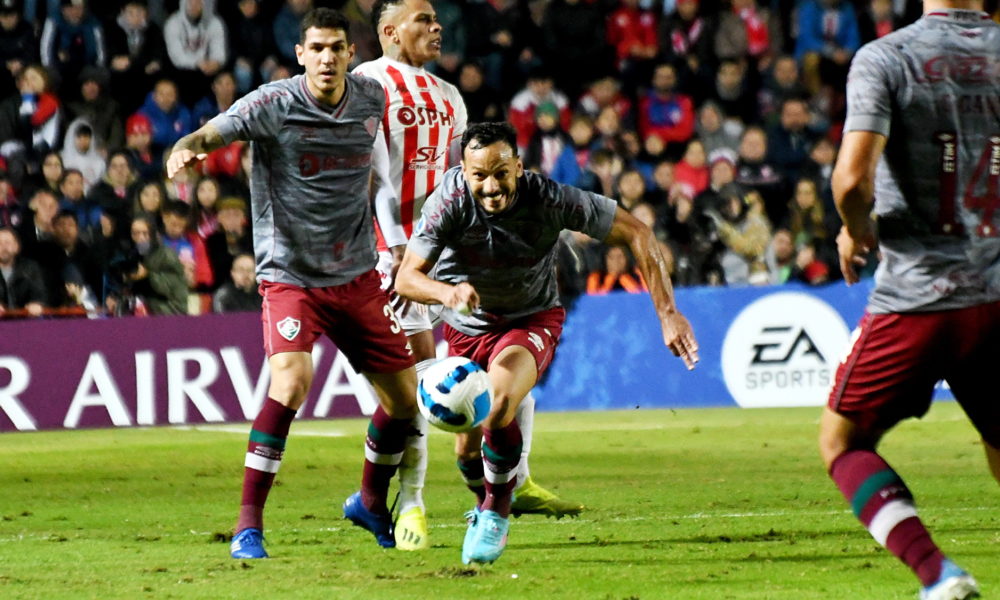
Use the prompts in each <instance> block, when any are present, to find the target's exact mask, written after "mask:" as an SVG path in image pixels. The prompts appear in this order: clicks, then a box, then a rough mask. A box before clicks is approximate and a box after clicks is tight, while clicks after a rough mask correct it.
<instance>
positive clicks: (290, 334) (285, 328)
mask: <svg viewBox="0 0 1000 600" xmlns="http://www.w3.org/2000/svg"><path fill="white" fill-rule="evenodd" d="M277 327H278V333H280V334H281V337H283V338H285V339H286V340H288V341H289V342H290V341H292V340H294V339H295V336H297V335H299V330H300V329H302V322H301V321H299V320H298V319H293V318H291V317H285V318H284V319H282V320H280V321H278V325H277Z"/></svg>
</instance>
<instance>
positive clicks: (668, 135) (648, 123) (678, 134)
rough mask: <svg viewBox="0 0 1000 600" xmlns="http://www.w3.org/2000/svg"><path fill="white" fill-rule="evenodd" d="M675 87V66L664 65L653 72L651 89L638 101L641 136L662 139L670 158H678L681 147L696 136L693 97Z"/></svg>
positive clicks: (660, 65) (658, 66)
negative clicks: (673, 156)
mask: <svg viewBox="0 0 1000 600" xmlns="http://www.w3.org/2000/svg"><path fill="white" fill-rule="evenodd" d="M676 86H677V71H676V70H675V69H674V66H673V65H671V64H669V63H661V64H659V65H657V66H656V69H655V70H654V71H653V81H652V89H650V90H649V91H648V92H646V94H644V95H643V96H642V98H641V99H640V100H639V133H640V135H642V137H644V138H648V137H651V136H656V137H658V138H660V140H661V141H663V142H665V143H666V144H667V148H668V149H667V154H668V155H671V154H672V153H673V154H674V155H676V152H677V148H678V146H680V147H683V144H685V143H686V142H687V141H688V140H689V139H691V135H692V134H693V133H694V105H693V104H692V102H691V98H689V97H688V96H686V95H684V94H680V93H677V92H675V91H674V88H675V87H676ZM671 145H674V148H672V149H671Z"/></svg>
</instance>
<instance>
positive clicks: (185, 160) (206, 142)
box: [167, 123, 226, 179]
mask: <svg viewBox="0 0 1000 600" xmlns="http://www.w3.org/2000/svg"><path fill="white" fill-rule="evenodd" d="M225 145H226V143H225V142H224V141H223V140H222V134H221V133H219V130H218V129H216V128H215V126H213V125H211V124H210V123H206V124H205V125H203V126H202V127H201V128H200V129H198V131H195V132H194V133H190V134H188V135H186V136H184V137H182V138H181V139H179V140H177V143H176V144H174V147H173V149H172V150H171V151H170V156H169V157H168V158H167V177H169V178H171V179H173V177H174V175H176V174H177V173H178V172H179V171H180V170H181V169H184V168H185V167H189V166H191V165H193V164H195V163H197V162H200V161H203V160H205V157H206V156H208V153H209V152H211V151H213V150H218V149H219V148H221V147H223V146H225Z"/></svg>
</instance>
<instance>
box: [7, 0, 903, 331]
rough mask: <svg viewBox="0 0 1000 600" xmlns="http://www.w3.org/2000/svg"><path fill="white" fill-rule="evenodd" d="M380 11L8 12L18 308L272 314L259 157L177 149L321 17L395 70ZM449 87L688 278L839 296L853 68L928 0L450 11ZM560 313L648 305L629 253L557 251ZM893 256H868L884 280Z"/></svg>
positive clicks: (74, 8) (585, 2) (466, 6)
mask: <svg viewBox="0 0 1000 600" xmlns="http://www.w3.org/2000/svg"><path fill="white" fill-rule="evenodd" d="M373 4H374V2H373V0H342V1H337V0H334V1H323V0H238V1H233V2H221V3H218V5H216V3H215V2H214V1H213V0H180V1H179V2H178V1H177V0H173V1H171V0H148V1H143V0H102V1H101V2H87V1H86V0H0V58H2V61H3V64H4V65H5V67H6V68H0V312H3V313H4V314H5V315H6V316H7V317H11V316H36V315H40V314H43V313H44V314H58V313H60V312H67V313H71V314H88V313H89V314H99V313H107V314H113V315H121V314H200V313H203V312H208V311H212V310H215V311H228V310H254V309H257V308H259V306H260V298H259V296H258V295H257V291H256V284H255V282H254V274H253V258H252V254H253V243H252V240H251V235H250V227H249V221H248V219H249V211H248V207H249V189H248V184H247V181H248V178H247V174H248V169H249V164H250V155H249V148H248V147H247V146H246V145H243V144H241V143H234V144H232V145H230V146H228V147H225V148H223V149H221V150H218V151H216V152H214V153H212V155H210V156H209V158H208V160H206V161H205V162H204V164H203V166H202V167H200V168H199V170H197V171H193V170H192V171H190V172H187V173H182V174H181V175H180V176H178V177H176V178H174V179H173V180H170V179H167V178H166V177H165V176H164V169H163V160H164V154H165V151H168V150H169V149H170V148H171V147H172V145H173V144H174V143H175V142H176V141H177V140H178V139H180V138H181V137H182V136H184V135H186V134H188V133H190V132H192V131H193V130H194V129H196V128H197V127H199V126H200V125H201V124H203V123H205V122H206V121H207V120H208V119H210V118H211V117H213V116H214V115H215V114H217V113H219V112H221V111H225V110H226V109H227V108H228V107H229V106H230V105H232V104H233V102H234V100H236V99H237V98H239V97H240V96H241V95H243V94H245V93H246V92H248V91H250V90H251V89H253V88H254V87H255V86H257V85H259V84H261V83H262V82H266V81H273V80H276V79H281V78H285V77H289V76H291V75H294V74H295V73H297V72H298V71H299V67H298V66H297V64H296V60H295V56H294V54H292V53H290V50H291V49H292V48H293V47H294V45H295V43H296V42H297V41H298V36H299V30H298V23H299V20H300V19H301V17H302V16H303V15H304V14H305V13H306V12H307V11H308V10H309V9H310V8H312V7H314V6H329V7H332V8H337V9H340V10H342V11H343V12H344V14H345V15H346V16H347V17H348V19H349V20H350V22H351V24H352V25H351V27H352V29H351V32H350V34H351V37H352V41H353V42H354V44H355V45H356V48H357V54H356V58H355V61H356V62H357V63H360V62H364V61H367V60H371V59H373V58H375V57H377V55H378V54H379V52H380V51H379V44H378V40H377V38H376V37H375V33H374V28H373V26H372V24H371V22H370V11H371V9H372V5H373ZM434 7H435V10H436V11H437V15H438V19H439V20H440V22H441V23H442V25H443V27H444V39H443V48H442V56H441V59H440V60H439V61H437V63H436V64H434V65H433V67H432V68H433V70H434V71H435V72H436V73H437V74H439V75H440V76H442V77H443V78H445V79H447V80H449V81H453V82H454V83H455V84H456V85H457V86H458V87H459V89H460V90H461V92H462V94H463V96H464V99H465V102H466V105H467V107H468V112H469V122H470V123H473V122H478V121H486V120H502V119H507V120H509V121H510V122H511V123H512V124H513V125H514V126H515V128H516V130H517V132H518V146H519V147H520V151H521V154H522V156H523V159H524V162H525V166H526V167H527V168H530V169H533V170H537V171H540V172H542V173H544V174H546V175H548V176H549V177H551V178H553V179H555V180H557V181H559V182H562V183H568V184H573V185H577V186H579V187H582V188H584V189H588V190H593V191H597V192H600V193H602V194H605V195H607V196H610V197H612V198H614V199H615V200H616V201H618V202H619V204H620V205H621V206H623V207H624V208H626V209H628V210H630V211H631V212H632V213H633V214H635V215H636V216H637V217H638V218H640V219H641V220H642V221H644V222H646V223H647V224H648V225H650V226H651V227H652V228H653V229H654V230H655V232H656V234H657V237H658V238H659V239H660V241H661V245H662V249H663V250H664V255H665V256H667V257H668V258H669V261H670V262H671V263H672V264H671V265H670V269H671V273H672V276H673V278H674V283H675V285H680V286H685V285H730V286H735V285H760V284H781V283H784V282H788V281H801V282H805V283H807V284H822V283H825V282H828V281H830V280H832V279H835V278H838V277H839V273H838V269H837V268H836V265H837V262H836V261H837V258H836V256H837V255H836V248H835V243H834V240H835V237H836V233H837V231H838V229H839V218H838V217H837V215H836V212H835V210H834V209H833V203H832V195H831V190H830V175H831V172H832V169H833V164H834V160H835V157H836V153H837V145H838V141H839V136H840V129H841V124H842V121H843V118H844V113H845V100H844V85H845V81H846V73H847V68H848V65H849V64H850V60H851V57H852V56H853V53H854V52H855V51H856V50H857V49H858V48H859V47H860V46H861V45H862V44H864V43H865V42H867V41H869V40H872V39H875V38H876V37H881V36H883V35H885V34H887V33H889V32H891V31H893V30H895V29H897V28H899V27H901V26H902V25H905V24H907V23H909V22H912V21H913V20H915V19H916V18H917V17H919V14H920V2H919V1H918V0H858V1H857V2H853V1H852V0H771V2H770V4H768V5H760V4H758V2H757V0H701V1H699V0H663V1H662V2H661V1H660V0H434ZM564 236H565V237H564V240H563V241H564V242H565V243H564V244H562V246H561V256H560V283H561V285H562V288H563V296H564V303H566V304H569V303H571V302H572V300H573V299H574V298H575V297H577V296H578V295H580V294H583V293H588V294H604V293H608V292H609V291H612V290H625V291H628V292H640V291H643V290H644V289H645V284H644V282H643V280H642V278H641V277H640V276H639V274H638V272H637V271H636V270H635V268H634V267H633V266H632V263H633V261H632V259H631V257H630V256H629V255H628V253H627V251H626V250H625V249H624V248H621V247H608V248H605V247H601V246H599V245H598V244H596V243H595V242H593V241H592V240H590V239H587V238H585V237H582V236H579V235H571V234H569V233H565V234H564ZM874 263H875V261H869V267H868V268H869V269H870V268H872V265H874Z"/></svg>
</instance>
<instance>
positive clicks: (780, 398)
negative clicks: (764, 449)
mask: <svg viewBox="0 0 1000 600" xmlns="http://www.w3.org/2000/svg"><path fill="white" fill-rule="evenodd" d="M848 337H849V331H848V328H847V325H846V324H845V323H844V320H843V319H842V318H841V317H840V314H839V313H838V312H837V311H836V310H834V309H833V308H832V307H831V306H830V305H829V304H827V303H826V302H823V301H822V300H819V299H818V298H815V297H813V296H810V295H808V294H802V293H796V292H779V293H777V294H770V295H768V296H764V297H763V298H760V299H758V300H756V301H754V302H753V303H751V304H750V305H749V306H747V307H746V308H745V309H743V311H742V312H740V314H739V315H737V317H736V319H735V320H734V321H733V323H732V325H730V326H729V331H728V332H726V339H725V341H724V342H723V344H722V374H723V377H724V378H725V381H726V387H727V388H728V389H729V393H730V394H732V396H733V399H734V400H736V403H737V404H739V405H740V406H742V407H745V408H754V407H765V406H822V405H823V404H824V403H825V402H826V399H827V396H828V394H829V392H830V386H831V384H832V383H833V378H834V375H835V374H836V370H837V364H838V361H839V360H840V358H841V357H842V356H843V354H844V349H845V348H846V347H847V342H848Z"/></svg>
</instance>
